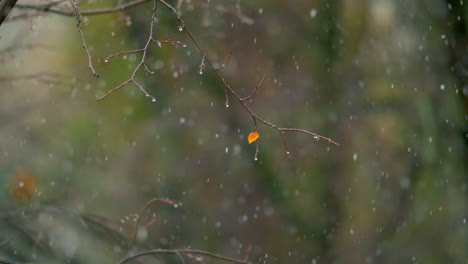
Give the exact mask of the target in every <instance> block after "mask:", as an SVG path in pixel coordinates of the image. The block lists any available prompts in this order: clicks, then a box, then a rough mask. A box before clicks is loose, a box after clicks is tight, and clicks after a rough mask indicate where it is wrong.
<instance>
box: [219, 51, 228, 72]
mask: <svg viewBox="0 0 468 264" xmlns="http://www.w3.org/2000/svg"><path fill="white" fill-rule="evenodd" d="M231 55H232V52H230V51H229V55H228V57H227V59H226V62H225V63H223V64H222V65H221V66H219V67H218V68H216V70H218V71H219V70H222V69H224V67H226V65H228V63H229V60H230V59H231Z"/></svg>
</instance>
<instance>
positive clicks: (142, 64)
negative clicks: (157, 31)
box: [96, 0, 187, 102]
mask: <svg viewBox="0 0 468 264" xmlns="http://www.w3.org/2000/svg"><path fill="white" fill-rule="evenodd" d="M157 2H158V0H154V5H153V10H152V14H151V22H150V30H149V34H148V39H147V41H146V44H145V46H144V47H143V48H141V49H135V50H127V51H121V52H118V53H115V54H112V55H110V56H108V57H106V58H105V59H104V61H105V62H108V61H109V60H110V59H112V58H114V57H118V56H122V55H125V54H131V53H142V55H141V60H140V63H138V65H137V66H136V67H135V69H134V70H133V73H132V75H131V76H130V78H129V79H128V80H126V81H124V82H122V83H121V84H120V85H118V86H117V87H115V88H113V89H111V90H109V91H107V93H105V94H104V95H103V96H101V97H99V98H98V99H97V100H96V101H101V100H104V99H105V98H106V97H107V96H109V95H110V94H112V93H113V92H115V91H117V90H119V89H120V88H122V87H124V86H126V85H127V84H129V83H133V84H134V85H135V86H137V87H138V88H139V89H140V90H141V91H142V92H143V93H144V94H145V96H146V97H149V98H151V101H153V102H156V98H155V97H154V96H152V95H151V94H150V93H148V92H147V91H146V90H145V88H143V86H142V85H141V84H139V83H138V82H137V81H136V80H135V77H136V74H137V73H138V71H139V70H140V69H141V67H143V68H144V69H145V70H146V71H147V72H148V73H149V74H154V72H153V71H151V70H150V69H149V67H148V65H146V62H145V61H146V55H147V53H148V48H149V46H150V44H151V43H152V42H153V43H156V45H157V46H158V47H159V48H161V47H162V44H163V43H164V44H165V43H167V44H172V45H180V46H182V47H186V46H187V45H186V44H185V43H182V42H180V41H175V40H156V39H154V38H153V31H154V30H153V29H154V23H155V20H156V10H157Z"/></svg>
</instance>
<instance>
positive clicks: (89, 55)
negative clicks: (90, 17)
mask: <svg viewBox="0 0 468 264" xmlns="http://www.w3.org/2000/svg"><path fill="white" fill-rule="evenodd" d="M70 3H71V4H72V6H73V9H75V14H76V21H78V22H77V24H76V27H77V28H78V31H79V32H80V35H81V41H82V42H83V48H84V49H85V51H86V55H88V67H89V68H90V69H91V72H92V73H93V75H94V76H96V78H99V74H98V73H97V72H96V70H95V69H94V67H93V58H92V57H91V53H89V49H88V45H86V39H85V37H84V34H83V29H82V28H81V13H80V10H79V9H78V6H77V5H76V3H75V0H70Z"/></svg>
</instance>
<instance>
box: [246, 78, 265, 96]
mask: <svg viewBox="0 0 468 264" xmlns="http://www.w3.org/2000/svg"><path fill="white" fill-rule="evenodd" d="M266 77H267V76H266V75H264V76H263V78H262V79H261V80H260V82H259V83H258V84H257V86H255V89H254V90H253V92H252V93H251V94H250V95H249V96H247V97H244V98H242V99H241V100H242V101H247V100H250V99H252V97H254V96H255V94H256V93H257V90H258V88H260V86H262V84H263V82H264V81H265V79H266Z"/></svg>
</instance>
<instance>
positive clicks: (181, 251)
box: [118, 249, 252, 264]
mask: <svg viewBox="0 0 468 264" xmlns="http://www.w3.org/2000/svg"><path fill="white" fill-rule="evenodd" d="M160 254H172V255H177V256H179V257H180V256H183V255H187V254H193V255H200V256H208V257H211V258H214V259H219V260H224V261H227V262H231V263H240V264H252V262H249V261H247V260H241V259H235V258H230V257H225V256H223V255H218V254H215V253H211V252H208V251H204V250H197V249H153V250H148V251H143V252H139V253H136V254H135V255H132V256H128V257H126V258H124V259H122V260H120V261H119V263H118V264H124V263H127V262H129V261H130V260H134V259H137V258H139V257H143V256H150V255H160ZM181 262H182V263H183V261H182V260H181Z"/></svg>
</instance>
